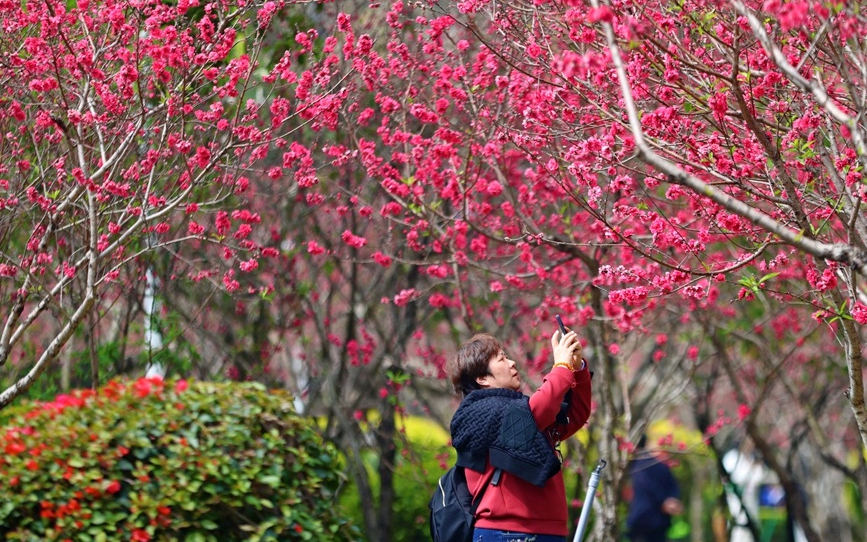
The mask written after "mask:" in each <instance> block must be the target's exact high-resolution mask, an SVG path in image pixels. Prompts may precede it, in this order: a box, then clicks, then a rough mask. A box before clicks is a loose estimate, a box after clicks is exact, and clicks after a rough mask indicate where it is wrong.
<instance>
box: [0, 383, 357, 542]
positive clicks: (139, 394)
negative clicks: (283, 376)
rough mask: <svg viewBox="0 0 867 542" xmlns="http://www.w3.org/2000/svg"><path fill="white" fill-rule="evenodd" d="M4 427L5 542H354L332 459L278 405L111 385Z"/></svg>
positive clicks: (309, 427)
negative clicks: (340, 511) (338, 498)
mask: <svg viewBox="0 0 867 542" xmlns="http://www.w3.org/2000/svg"><path fill="white" fill-rule="evenodd" d="M2 418H3V419H4V420H5V423H4V426H3V427H2V428H0V450H2V453H0V479H2V480H3V485H4V486H5V487H4V489H5V491H4V492H3V493H4V496H3V499H2V501H0V538H2V539H3V540H26V541H31V540H65V539H70V540H76V541H101V540H133V541H148V540H154V541H162V540H181V541H189V542H195V541H203V542H204V541H217V540H219V541H220V542H223V541H235V540H250V541H254V540H281V541H295V540H299V541H300V540H323V541H325V540H327V541H343V540H352V539H354V538H357V534H356V533H355V532H354V530H353V529H352V528H351V527H350V525H349V524H348V522H347V521H346V520H344V519H342V518H340V517H338V516H337V515H336V514H335V512H334V511H333V510H334V507H333V500H334V497H335V492H336V490H337V487H338V485H339V483H340V477H341V475H340V474H339V471H338V468H339V467H338V460H337V453H336V451H335V450H334V449H333V448H331V447H330V446H327V445H326V444H324V443H323V442H322V440H321V439H320V438H319V436H318V434H317V433H316V430H315V427H314V425H313V424H312V422H311V421H309V420H307V419H303V418H300V417H298V416H297V415H296V414H295V412H294V410H293V407H292V398H291V396H289V395H288V394H287V393H285V392H281V391H268V390H266V389H265V388H264V387H262V386H261V385H257V384H252V383H244V384H238V383H223V384H217V383H204V382H196V383H190V384H187V382H186V381H183V380H180V381H176V382H163V381H161V380H158V379H141V380H137V381H133V382H125V381H119V380H115V381H112V382H110V383H109V384H107V385H106V386H105V387H103V388H102V389H100V390H99V392H98V393H94V392H93V391H92V390H82V391H77V392H74V393H72V394H69V395H60V396H58V397H57V398H56V399H55V400H54V401H53V402H50V403H23V404H20V405H17V406H15V407H12V408H10V409H7V410H6V411H4V412H3V416H2Z"/></svg>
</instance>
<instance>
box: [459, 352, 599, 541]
mask: <svg viewBox="0 0 867 542" xmlns="http://www.w3.org/2000/svg"><path fill="white" fill-rule="evenodd" d="M570 388H571V389H572V390H573V393H572V400H571V402H570V408H569V413H568V415H569V423H568V425H559V424H557V423H556V418H557V414H558V413H559V412H560V405H561V403H562V401H563V395H564V394H565V393H566V391H568V390H569V389H570ZM530 410H531V411H532V413H533V418H534V419H535V420H536V425H537V426H538V427H539V428H540V430H542V431H543V432H545V433H546V434H548V435H550V434H551V431H552V430H553V429H555V428H556V429H557V430H558V431H559V434H560V440H565V439H567V438H569V437H570V436H572V435H574V434H575V432H576V431H578V429H580V428H581V427H583V426H584V424H585V423H587V419H588V418H589V417H590V371H589V370H588V368H587V367H585V368H584V369H583V370H581V371H574V372H573V371H570V370H569V369H567V368H565V367H555V368H554V369H552V370H551V372H550V373H549V374H548V375H547V376H546V377H545V378H544V380H543V381H542V385H541V386H540V387H539V389H538V390H536V392H535V393H534V394H533V395H531V396H530ZM552 453H553V452H552ZM494 470H495V469H494V467H493V466H492V465H491V464H490V462H488V465H487V467H486V468H485V472H483V473H481V472H477V471H474V470H472V469H466V477H467V484H468V485H469V488H470V492H471V493H472V494H473V495H478V493H479V491H481V489H482V488H483V487H485V486H488V487H487V489H486V490H485V493H484V495H483V496H482V500H481V502H480V503H479V507H478V509H477V511H476V527H481V528H484V529H497V530H502V531H515V532H519V533H530V534H549V535H556V536H568V534H569V527H568V525H567V522H568V509H567V507H566V488H565V486H564V485H563V473H562V471H560V472H557V473H556V474H555V475H554V476H552V477H551V478H549V479H548V481H547V482H546V483H545V485H544V486H543V487H537V486H535V485H533V484H531V483H529V482H526V481H524V480H521V479H520V478H518V477H517V476H515V475H512V474H510V473H508V472H502V473H501V476H500V480H499V483H498V485H496V486H491V485H488V484H489V482H490V480H491V478H492V477H493V475H494Z"/></svg>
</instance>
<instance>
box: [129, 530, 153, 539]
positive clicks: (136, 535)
mask: <svg viewBox="0 0 867 542" xmlns="http://www.w3.org/2000/svg"><path fill="white" fill-rule="evenodd" d="M150 539H151V535H150V534H148V532H147V531H145V530H144V529H135V530H134V531H133V532H132V538H130V540H133V541H134V542H148V540H150Z"/></svg>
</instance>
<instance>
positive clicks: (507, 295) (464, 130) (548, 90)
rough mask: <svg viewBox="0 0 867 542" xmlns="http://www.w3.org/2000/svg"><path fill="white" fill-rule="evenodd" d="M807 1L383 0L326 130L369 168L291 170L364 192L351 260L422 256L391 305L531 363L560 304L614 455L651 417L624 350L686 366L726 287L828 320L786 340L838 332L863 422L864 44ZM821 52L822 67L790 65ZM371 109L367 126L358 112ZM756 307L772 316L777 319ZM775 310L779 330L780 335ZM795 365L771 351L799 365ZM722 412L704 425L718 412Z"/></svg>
mask: <svg viewBox="0 0 867 542" xmlns="http://www.w3.org/2000/svg"><path fill="white" fill-rule="evenodd" d="M806 5H807V4H805V3H799V2H790V3H788V4H777V3H767V5H766V6H765V8H764V9H767V10H768V12H769V13H771V14H774V15H776V18H775V19H770V20H775V21H779V22H776V23H773V24H772V23H766V24H764V25H763V24H756V21H761V16H760V15H758V16H757V15H755V11H754V10H755V9H758V8H759V7H761V6H758V5H755V4H750V6H743V5H741V4H732V5H723V6H720V5H718V3H716V2H679V3H672V2H659V3H647V2H642V3H640V4H639V3H631V2H624V3H617V4H616V5H612V6H599V5H597V6H589V5H585V4H584V3H581V2H572V1H567V2H532V3H531V2H527V3H522V2H517V1H516V2H506V3H501V2H496V3H495V2H485V1H481V0H479V1H468V2H462V3H459V4H458V5H457V6H456V9H453V8H452V6H450V5H446V4H442V5H440V4H431V5H429V7H428V9H427V10H425V11H422V12H418V11H410V10H409V9H408V8H407V7H406V6H404V5H403V4H402V3H399V2H396V3H393V4H391V5H390V6H387V9H388V14H387V15H386V21H387V22H388V24H389V26H390V29H391V30H390V32H391V34H390V35H389V36H388V38H386V39H387V42H386V43H385V44H384V46H385V51H382V49H381V48H377V47H375V46H374V43H379V45H380V46H381V45H382V43H381V42H375V41H374V40H373V39H370V38H369V37H368V38H366V37H365V35H362V36H359V37H358V38H357V39H358V42H359V44H362V43H365V44H367V45H366V46H365V47H364V49H366V51H367V53H366V54H365V55H362V56H356V58H355V59H354V67H355V68H356V69H358V70H359V72H360V73H361V74H362V81H363V86H362V87H357V88H354V89H352V90H351V92H357V93H358V95H359V96H360V97H359V98H358V99H356V100H353V101H351V102H346V107H344V108H343V109H341V110H340V113H341V115H342V116H343V117H342V118H345V119H346V120H345V122H344V124H343V125H344V126H347V127H348V129H350V130H351V131H353V132H354V133H356V134H358V135H356V136H355V137H353V138H351V141H350V143H349V144H342V143H341V144H338V145H335V146H330V147H328V150H327V153H328V155H329V156H338V157H341V158H345V159H346V160H347V161H351V163H353V164H354V165H355V167H356V168H357V174H359V175H364V176H365V183H363V184H359V185H358V186H357V187H356V188H353V189H351V191H350V192H348V193H345V197H344V198H343V199H339V198H330V196H331V195H333V193H332V192H330V191H329V187H330V185H327V184H323V183H311V184H308V185H299V190H300V192H301V193H302V194H304V198H305V199H306V201H307V202H308V203H309V204H310V205H311V206H315V207H316V208H317V212H323V213H325V212H332V213H338V214H339V213H346V212H350V213H353V212H355V210H358V211H359V212H360V210H361V209H365V210H366V214H360V215H359V216H360V218H361V219H365V220H359V222H358V223H357V226H356V227H355V229H347V230H343V231H342V233H341V234H340V235H341V240H342V242H343V243H344V245H343V248H342V249H341V250H342V251H343V253H344V254H345V255H347V257H349V254H350V252H352V251H359V252H358V253H357V255H355V253H354V252H352V254H353V256H352V257H356V258H362V259H366V258H369V259H370V260H372V261H373V262H375V263H377V264H379V265H383V266H387V265H393V264H394V262H398V263H411V264H416V265H419V266H420V268H421V271H422V273H423V274H424V275H425V276H426V281H428V282H427V284H428V286H427V287H426V289H425V290H421V289H413V290H409V291H406V292H404V293H403V294H402V295H400V296H398V297H396V298H394V299H392V300H390V302H394V303H398V304H407V303H416V302H422V303H423V302H427V303H429V304H432V305H434V306H435V307H438V308H440V309H442V310H443V311H445V312H449V313H457V314H460V315H461V318H462V320H463V321H465V322H468V323H470V327H473V326H480V327H485V328H490V327H491V326H492V325H497V326H500V327H501V328H502V329H503V333H506V334H508V335H509V336H510V338H511V341H510V342H511V343H512V344H513V345H515V346H516V347H517V348H518V349H519V350H520V351H523V352H526V354H527V356H528V358H529V360H530V361H531V362H535V363H531V366H533V365H536V366H537V368H541V366H542V363H543V360H545V359H546V356H547V353H546V352H545V351H544V348H539V347H538V345H539V344H540V338H541V336H542V335H543V334H544V333H547V331H548V329H549V328H547V327H546V326H545V325H544V324H540V322H549V321H550V317H551V315H552V313H553V312H555V311H556V312H562V313H564V314H568V315H570V317H571V322H570V323H572V324H573V325H575V326H576V327H579V328H581V329H582V331H583V332H584V334H585V336H586V337H587V339H588V341H589V343H590V346H591V351H592V354H593V357H594V360H593V361H594V363H595V364H596V365H595V367H596V368H597V371H598V373H597V380H596V381H595V383H596V386H595V387H596V389H597V401H598V403H597V406H598V410H597V416H598V417H597V418H594V421H595V422H596V423H597V425H598V426H599V427H600V428H601V429H602V433H603V434H604V435H607V437H606V438H605V439H603V441H601V442H600V450H601V452H602V453H603V454H605V455H606V457H608V458H609V459H611V458H616V459H617V460H618V463H619V464H620V466H621V467H622V466H623V465H624V462H625V459H626V452H628V450H629V441H630V440H631V439H632V438H634V437H635V435H636V433H637V432H638V431H640V430H641V427H642V424H643V423H646V419H645V420H638V419H633V417H632V416H633V411H632V409H631V405H632V402H631V399H632V398H633V397H632V392H631V391H630V390H631V388H630V382H629V379H628V378H627V375H626V371H622V370H620V369H622V368H623V367H624V366H625V365H626V364H627V363H629V362H630V360H633V359H644V354H645V353H650V356H651V360H653V359H656V360H657V361H664V360H665V359H666V358H667V357H668V356H670V355H673V356H672V357H673V360H679V361H680V364H681V368H682V371H681V372H680V373H678V374H680V375H682V376H689V375H691V374H694V372H693V371H694V367H692V368H691V367H690V363H692V364H693V365H695V364H696V363H698V362H699V361H700V360H714V359H716V356H706V355H703V354H702V352H701V349H700V348H698V347H697V346H695V345H691V346H690V347H687V346H686V345H683V343H682V340H683V339H688V338H689V335H688V334H686V333H685V332H686V331H688V330H689V329H690V328H689V327H687V324H688V323H689V315H690V314H691V313H695V312H698V311H708V312H709V313H711V314H717V315H719V314H722V315H728V316H734V314H735V313H734V312H733V311H732V310H731V307H730V306H729V305H730V303H732V302H737V303H739V304H758V305H759V307H760V308H761V307H764V305H765V304H767V303H771V304H774V305H776V304H784V305H787V306H789V307H791V308H792V309H793V310H795V311H796V312H797V314H798V315H799V317H800V318H804V317H805V316H808V315H810V314H812V315H813V318H814V319H815V320H816V321H818V322H821V323H823V324H824V325H825V326H826V329H827V330H828V331H829V333H827V334H825V335H822V336H818V337H817V338H816V339H815V340H816V341H817V342H818V345H819V346H818V347H817V348H815V349H813V350H805V352H807V353H809V352H814V353H815V356H816V357H817V358H820V359H821V357H820V356H821V354H820V353H824V352H833V351H834V350H832V349H831V348H828V347H827V345H828V343H830V342H833V341H839V344H840V345H841V347H842V352H843V354H842V357H843V359H845V371H844V374H845V378H846V379H847V386H846V387H848V390H846V398H847V399H848V402H849V408H850V410H851V412H852V414H853V419H854V420H855V427H856V428H857V432H858V434H859V435H860V439H861V441H862V443H864V442H867V437H865V434H867V433H865V427H867V425H865V423H864V422H865V417H864V414H865V411H864V402H863V399H864V391H863V384H862V374H863V368H862V364H861V358H860V355H861V354H860V351H861V346H860V344H861V339H860V327H859V326H860V325H861V323H862V320H864V318H863V316H862V313H864V308H863V307H864V305H863V304H862V303H861V301H860V293H859V292H860V290H859V288H858V276H859V273H860V272H861V269H862V268H863V261H864V260H863V255H862V253H861V250H862V249H861V247H862V246H864V243H863V241H862V240H861V237H860V233H859V232H860V228H861V220H862V218H861V214H860V212H859V206H860V197H861V193H860V188H858V187H859V186H860V184H859V182H860V175H861V173H860V171H861V169H862V165H861V163H860V160H861V158H860V156H861V154H860V152H861V151H860V150H859V149H860V143H859V141H860V139H859V137H860V136H859V135H858V133H856V132H858V130H859V129H860V128H859V125H858V124H857V123H856V122H855V121H854V120H853V119H855V118H857V113H858V112H859V111H861V110H863V108H861V107H860V102H858V99H859V96H858V94H857V92H856V90H855V89H857V88H859V85H858V84H856V83H857V82H858V81H857V79H853V78H858V77H860V75H859V74H860V73H861V72H860V71H859V70H858V66H860V65H861V64H860V62H861V59H860V57H859V56H858V53H857V51H858V50H859V49H857V48H856V47H852V46H851V43H850V42H849V41H847V40H850V38H852V37H853V36H860V35H861V32H860V31H859V30H858V28H859V26H858V25H860V24H861V20H860V19H859V15H858V14H857V13H856V12H849V11H848V8H846V7H845V6H842V5H839V4H829V5H828V6H826V7H824V6H822V5H821V4H817V6H818V7H817V11H816V13H817V15H816V16H815V17H811V18H808V19H805V18H804V17H805V15H804V13H805V12H804V10H803V6H806ZM756 17H758V18H756ZM801 23H804V24H801ZM774 25H776V26H774ZM344 28H345V27H344ZM772 33H775V35H776V36H777V38H776V40H775V39H772V38H771V37H769V36H770V35H771V34H772ZM783 35H785V36H786V37H785V39H782V36H783ZM774 43H779V44H781V45H777V46H775V45H773V44H774ZM783 44H784V45H783ZM847 45H849V47H848V48H847V47H846V46H847ZM775 47H779V48H782V49H780V51H781V52H780V53H778V52H776V49H775ZM784 60H785V62H783V61H784ZM792 66H794V68H795V69H794V70H793V69H792V68H791V67H792ZM820 67H821V70H822V71H821V74H820V75H821V77H822V81H823V82H821V83H819V82H815V81H812V82H811V80H810V79H804V78H803V76H800V78H799V77H795V75H798V74H799V73H802V72H803V73H816V74H818V73H819V71H818V70H819V68H820ZM799 70H800V71H799ZM847 83H848V86H847ZM829 89H832V90H833V92H831V90H829ZM827 96H833V98H834V101H829V100H828V99H826V98H827ZM366 126H373V127H375V128H376V136H377V137H376V138H371V137H366V136H365V135H363V134H361V133H360V132H359V131H358V130H357V129H358V128H360V127H366ZM371 186H375V187H378V188H379V189H380V191H379V192H369V191H368V190H369V189H370V187H371ZM383 197H384V198H385V199H384V200H383V199H381V198H383ZM372 224H382V227H379V228H374V227H373V226H371V225H372ZM371 228H373V229H372V230H371ZM370 231H376V232H377V234H376V236H375V237H370V236H368V235H367V234H365V232H370ZM398 239H399V240H401V242H397V241H396V240H398ZM403 240H405V242H402V241H403ZM336 246H338V247H340V245H336ZM311 248H313V250H316V248H315V247H311ZM515 294H519V295H515ZM735 300H736V301H735ZM757 310H758V309H757ZM744 314H749V311H745V313H744ZM767 314H771V313H770V312H768V313H767ZM773 314H775V315H777V316H774V317H773V320H772V321H769V323H768V325H769V326H784V325H785V322H786V321H787V320H788V321H791V318H792V315H791V313H790V312H787V311H773ZM665 315H669V316H670V315H679V319H678V318H671V317H669V318H663V316H665ZM796 321H797V319H796ZM780 329H781V330H782V331H781V334H780V340H786V339H789V338H790V339H791V340H793V341H799V339H798V338H797V337H795V336H794V334H795V332H793V331H792V330H791V329H788V330H787V329H786V328H785V327H780ZM512 330H514V331H515V332H514V333H511V331H512ZM678 332H679V333H684V334H683V335H680V334H679V333H678ZM642 335H643V336H644V337H645V338H644V339H643V340H642V339H640V338H636V337H641V336H642ZM654 344H655V345H656V346H654ZM666 344H671V345H672V346H671V347H669V348H659V346H660V345H666ZM795 344H796V345H800V344H802V343H801V342H796V343H795ZM678 345H681V347H680V350H679V351H678V348H677V346H678ZM706 346H707V347H708V348H710V349H711V351H713V349H715V348H719V347H720V346H728V344H727V343H725V342H724V343H720V344H713V343H709V344H707V345H706ZM672 350H673V351H672ZM632 353H635V354H636V355H637V357H636V356H631V355H630V354H632ZM720 355H722V352H721V353H720ZM805 361H809V359H808V358H805V357H799V356H790V357H787V358H784V359H781V360H777V361H776V363H780V364H781V365H780V366H781V367H782V369H783V370H785V371H786V372H787V373H791V374H798V373H799V372H802V369H803V368H804V367H803V364H804V363H805ZM655 367H657V368H658V370H660V372H662V371H663V370H664V368H663V367H662V366H661V365H656V366H655ZM829 368H830V367H829ZM823 370H824V369H823ZM775 374H776V373H775ZM804 374H807V373H804ZM789 382H796V381H794V380H791V379H789ZM803 384H804V385H806V384H808V383H807V382H803ZM673 385H674V389H675V390H677V389H679V388H678V385H677V382H673ZM829 385H831V386H838V385H839V384H838V380H837V379H831V381H830V382H829ZM681 389H682V388H681ZM732 389H733V388H732ZM841 391H842V390H841ZM664 395H665V394H659V397H662V396H664ZM841 395H842V394H841ZM759 396H760V395H759V394H754V395H753V394H747V395H743V396H740V397H737V396H735V397H732V398H731V399H729V398H728V397H726V398H725V401H724V402H725V404H727V405H732V406H734V405H737V404H738V403H741V407H740V408H737V409H736V410H737V411H739V412H741V413H748V412H751V411H754V409H753V408H751V407H753V406H757V405H751V404H746V403H745V402H744V401H749V402H753V401H757V400H758V397H759ZM835 397H840V396H839V395H835ZM653 410H654V409H649V411H650V412H652V411H653ZM756 411H757V410H756ZM729 414H731V416H726V415H725V414H724V415H723V416H720V417H719V420H714V422H713V423H712V424H711V425H712V426H716V425H717V423H718V422H719V421H721V420H725V419H728V418H735V419H736V418H737V412H730V413H729ZM743 418H744V420H745V421H748V418H749V415H748V414H744V416H743ZM820 447H821V445H820ZM826 451H827V450H826ZM830 455H833V453H831V454H830ZM826 456H828V457H830V456H829V455H828V454H826ZM837 459H839V458H837ZM862 468H863V467H862ZM783 470H784V469H783ZM613 472H614V473H617V472H618V470H616V469H615V470H614V471H613ZM620 472H621V473H622V470H621V471H620ZM615 476H616V474H615ZM616 481H617V480H615V483H614V484H612V485H613V486H616V485H617V484H616ZM604 491H608V490H607V489H604ZM790 496H791V497H790V499H791V501H792V509H791V512H792V513H793V515H794V516H796V517H797V518H798V521H799V522H801V523H803V524H804V526H805V527H806V528H805V531H806V533H807V535H808V537H809V538H811V539H814V540H815V539H816V536H817V535H816V533H815V532H813V530H812V529H809V525H808V524H807V521H806V519H805V515H804V510H803V506H802V505H803V503H798V502H797V501H798V499H799V498H798V496H797V495H795V494H794V492H790ZM616 499H617V497H616V496H615V495H613V492H612V493H611V494H607V495H606V498H605V499H601V500H600V501H599V502H600V504H601V505H603V506H606V510H605V513H604V514H603V518H604V521H603V522H601V524H602V527H601V528H602V529H616V526H615V519H616V518H615V517H614V512H613V511H614V508H613V505H612V504H611V503H614V502H616ZM612 534H613V531H606V532H605V533H604V534H603V535H600V536H610V535H612Z"/></svg>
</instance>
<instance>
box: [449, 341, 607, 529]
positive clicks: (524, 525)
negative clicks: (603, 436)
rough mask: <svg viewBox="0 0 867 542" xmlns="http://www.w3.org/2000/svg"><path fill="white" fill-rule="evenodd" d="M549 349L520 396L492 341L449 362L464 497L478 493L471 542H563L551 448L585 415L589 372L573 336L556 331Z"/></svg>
mask: <svg viewBox="0 0 867 542" xmlns="http://www.w3.org/2000/svg"><path fill="white" fill-rule="evenodd" d="M551 347H552V349H553V353H554V366H553V367H552V369H551V371H550V372H549V373H548V374H547V375H546V376H545V378H544V379H543V382H542V385H541V386H540V387H539V389H538V390H537V391H536V392H535V393H533V394H532V396H529V397H528V396H526V395H524V394H523V393H521V392H520V391H519V390H520V389H521V387H522V383H521V379H520V376H519V374H518V371H517V369H516V367H515V362H514V361H513V360H511V359H509V357H508V356H507V355H506V353H505V351H504V349H503V347H502V345H501V344H500V342H499V341H497V339H495V338H494V337H493V336H491V335H488V334H480V335H476V336H474V337H472V338H471V339H470V340H468V341H467V342H465V343H464V344H463V345H461V347H460V349H459V350H458V353H457V355H456V357H455V367H454V371H453V374H452V383H453V384H454V387H455V391H457V392H458V393H459V394H461V395H462V396H463V400H462V401H461V405H460V407H459V408H458V410H457V412H455V415H454V418H452V423H451V435H452V445H453V446H454V447H455V449H456V450H457V452H458V459H457V465H458V466H461V467H464V472H465V474H466V477H467V484H468V486H469V488H470V493H472V494H473V496H474V498H475V497H476V496H479V495H481V499H480V501H479V506H478V508H477V510H476V522H475V531H474V535H473V541H474V542H502V541H513V540H535V541H536V542H565V537H566V535H567V534H568V525H567V519H568V508H567V506H566V490H565V487H564V484H563V473H562V471H561V470H560V458H559V455H558V453H557V446H558V445H559V443H560V441H562V440H564V439H566V438H568V437H569V436H571V435H573V434H574V433H575V432H576V431H577V430H578V429H579V428H581V427H582V426H583V425H584V424H585V423H586V422H587V418H588V417H589V416H590V371H589V370H588V369H587V363H586V362H585V361H584V360H583V359H582V357H581V343H580V342H579V340H578V337H577V335H576V334H575V332H574V331H568V332H567V333H566V334H565V335H563V334H562V333H561V332H560V331H559V330H558V331H555V332H554V335H553V336H552V337H551ZM567 392H571V398H570V400H569V401H568V405H567V406H565V407H564V406H563V403H564V396H566V395H567Z"/></svg>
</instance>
